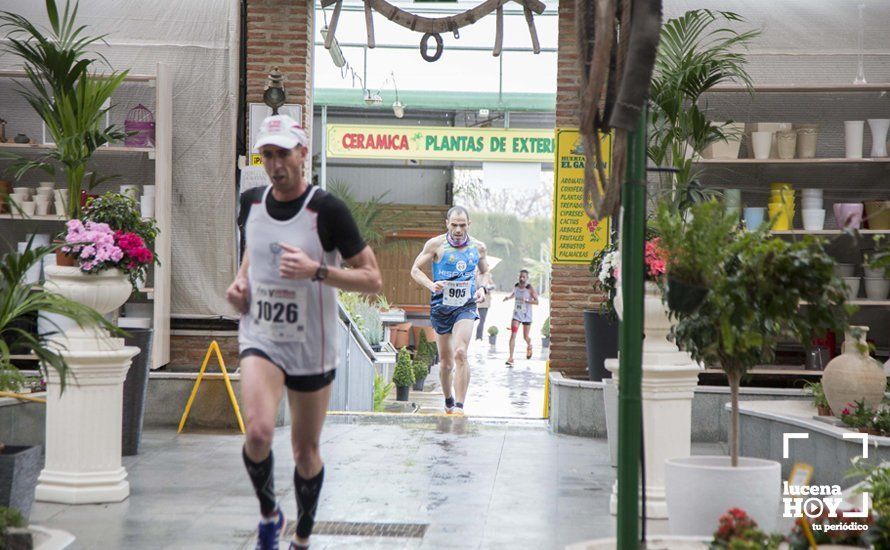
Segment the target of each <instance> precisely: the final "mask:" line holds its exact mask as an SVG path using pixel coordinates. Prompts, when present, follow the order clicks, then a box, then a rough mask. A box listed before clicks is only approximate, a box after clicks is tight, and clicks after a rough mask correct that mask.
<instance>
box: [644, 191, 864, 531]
mask: <svg viewBox="0 0 890 550" xmlns="http://www.w3.org/2000/svg"><path fill="white" fill-rule="evenodd" d="M690 212H691V213H692V220H694V225H692V224H690V223H688V222H686V220H685V219H684V216H682V215H679V214H677V213H676V212H672V211H671V209H670V207H668V206H667V205H662V206H661V208H659V211H658V216H657V224H658V228H659V230H660V233H661V243H662V246H663V247H665V249H666V251H667V257H668V258H669V259H668V263H667V273H668V278H669V280H670V274H671V273H672V272H684V273H686V274H687V276H692V275H693V273H692V272H693V271H694V270H695V268H693V267H691V262H692V260H691V258H692V257H694V256H696V255H697V254H702V255H710V257H711V258H712V259H713V261H714V265H713V266H707V267H700V268H698V269H701V270H702V271H703V272H702V273H701V274H700V279H699V280H702V281H704V282H705V283H706V284H707V285H708V287H707V292H706V293H705V295H704V297H703V299H702V300H701V302H700V303H699V304H698V305H697V307H695V308H693V309H689V310H682V311H681V310H671V312H670V314H671V316H672V317H673V318H674V319H675V324H674V325H673V328H672V329H671V337H672V338H673V339H674V340H675V342H676V343H677V344H678V345H679V346H680V347H681V348H682V349H684V350H686V351H687V352H689V353H690V354H691V355H692V357H693V358H694V359H695V360H696V361H698V362H700V363H702V364H704V365H706V366H709V367H719V368H722V369H723V371H724V372H725V373H726V376H727V379H728V381H729V387H730V396H731V397H730V400H731V413H730V430H729V448H730V456H728V457H727V456H692V457H686V458H675V459H669V460H667V461H666V463H665V474H666V480H665V481H666V492H667V506H668V516H669V519H670V523H671V529H672V531H673V532H674V533H675V534H689V535H705V534H707V533H708V532H709V529H710V528H711V526H712V525H713V524H714V523H715V522H716V521H717V514H719V513H720V511H721V510H726V509H728V508H732V507H740V508H743V509H746V510H750V511H751V513H752V514H753V515H754V517H755V519H756V520H757V521H758V523H759V524H760V525H762V526H763V527H764V529H766V530H767V531H771V530H773V529H774V528H775V521H776V518H777V517H778V506H779V502H780V498H779V497H780V495H779V490H780V483H781V479H780V477H781V465H780V464H779V463H778V462H775V461H769V460H760V459H754V458H746V457H740V450H739V404H738V400H739V388H740V385H741V379H742V376H744V374H745V373H746V372H747V371H748V370H749V369H750V368H752V367H754V366H755V365H758V364H769V363H771V362H773V361H774V359H775V349H776V346H777V344H778V343H779V342H780V341H781V340H788V339H791V340H794V341H797V342H809V341H811V339H812V338H813V337H814V336H816V335H817V334H821V333H824V331H825V330H827V329H832V330H843V329H844V328H845V327H846V326H847V324H848V320H849V315H850V313H851V310H850V309H848V307H847V306H846V304H845V292H844V286H843V282H842V281H841V280H840V279H839V278H838V277H837V276H836V275H835V274H834V266H835V261H834V259H833V258H832V257H831V256H829V255H828V254H827V253H826V251H825V249H824V247H823V242H822V241H820V240H818V239H816V238H811V237H807V238H804V239H802V240H799V241H794V242H789V241H785V240H782V239H781V238H779V237H771V236H770V234H769V230H768V228H766V227H764V228H761V229H760V230H758V231H737V230H735V229H731V230H730V232H728V233H727V228H729V227H734V225H733V224H730V223H728V222H727V221H726V218H727V217H729V216H730V215H729V214H727V213H726V212H725V210H724V209H723V207H722V206H721V205H720V204H718V203H717V202H716V201H708V202H704V203H700V204H697V205H694V206H693V207H692V208H691V209H690ZM693 230H694V231H698V232H702V231H716V232H720V233H721V234H720V235H715V236H713V237H710V238H693V236H692V235H691V234H690V233H691V231H693ZM716 241H719V242H723V243H725V244H724V245H723V246H722V247H720V249H719V253H715V252H714V251H705V250H699V249H698V248H694V249H693V248H692V247H698V246H701V245H702V243H709V242H716ZM715 254H717V255H715ZM802 302H806V304H807V305H806V307H801V303H802Z"/></svg>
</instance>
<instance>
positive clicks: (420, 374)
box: [412, 359, 430, 382]
mask: <svg viewBox="0 0 890 550" xmlns="http://www.w3.org/2000/svg"><path fill="white" fill-rule="evenodd" d="M412 366H413V367H414V381H415V382H416V381H418V380H423V379H424V378H426V377H427V375H428V374H429V373H430V365H429V363H427V362H426V361H423V360H420V361H418V360H417V359H414V362H413V363H412Z"/></svg>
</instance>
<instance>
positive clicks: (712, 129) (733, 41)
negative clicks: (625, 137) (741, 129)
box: [648, 9, 760, 209]
mask: <svg viewBox="0 0 890 550" xmlns="http://www.w3.org/2000/svg"><path fill="white" fill-rule="evenodd" d="M742 22H744V19H743V18H742V17H741V16H739V15H738V14H736V13H732V12H728V11H712V10H707V9H695V10H690V11H687V12H686V13H684V14H683V15H681V16H679V17H675V18H672V19H668V21H667V22H666V23H665V24H664V26H663V27H662V31H661V39H660V42H659V46H658V55H657V57H656V59H655V68H654V71H653V75H652V84H651V87H650V91H649V105H650V108H649V128H650V133H649V146H648V155H649V158H650V159H652V161H653V162H654V163H655V164H656V165H657V166H662V167H673V168H675V169H677V170H678V172H677V173H676V174H673V178H672V180H671V185H670V189H671V192H672V194H673V197H674V202H673V204H674V206H675V208H677V209H679V208H682V204H681V203H682V202H683V201H684V200H695V195H696V194H701V195H702V197H701V198H708V196H709V193H708V192H707V191H706V190H703V189H702V188H701V186H700V185H697V186H695V187H692V188H690V192H689V193H687V187H688V184H689V182H691V181H693V179H694V173H693V164H692V158H691V157H692V156H693V154H694V153H700V152H701V151H702V150H703V149H704V148H705V147H707V146H708V145H710V144H711V143H714V142H716V141H720V140H725V139H727V138H728V137H730V136H729V131H728V130H727V129H726V126H724V125H716V124H714V123H713V122H712V121H710V120H709V118H708V116H707V106H706V105H703V104H702V96H703V95H704V94H705V93H706V92H707V91H708V90H710V89H711V88H713V87H714V86H717V85H720V84H725V83H728V82H738V83H741V84H743V85H744V86H746V87H748V89H749V90H750V89H751V84H752V81H751V77H750V75H749V74H748V72H747V70H746V69H745V65H746V61H747V60H746V55H745V53H744V52H743V51H742V50H743V49H744V48H745V47H746V46H747V45H748V44H749V43H750V42H751V41H752V40H753V39H754V38H756V37H757V36H758V35H759V34H760V31H758V30H749V31H745V32H739V31H736V30H735V29H732V28H730V27H729V25H730V24H737V23H742ZM729 122H731V121H729ZM729 122H727V124H729Z"/></svg>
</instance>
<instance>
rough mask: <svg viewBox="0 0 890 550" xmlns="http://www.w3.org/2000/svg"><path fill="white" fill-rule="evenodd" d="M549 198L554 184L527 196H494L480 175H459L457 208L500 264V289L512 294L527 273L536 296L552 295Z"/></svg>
mask: <svg viewBox="0 0 890 550" xmlns="http://www.w3.org/2000/svg"><path fill="white" fill-rule="evenodd" d="M551 194H552V182H551V184H549V185H548V184H547V183H546V181H542V182H541V185H539V186H538V187H535V188H534V189H530V190H525V191H511V192H508V191H506V190H502V191H492V190H490V189H487V188H486V187H485V185H484V184H483V182H482V180H481V178H479V177H478V175H476V174H474V173H472V172H469V171H463V172H461V171H458V172H455V182H454V204H456V205H460V206H463V207H465V208H467V209H468V210H469V211H470V216H471V218H472V221H473V226H472V229H471V233H472V234H473V236H474V237H476V238H477V239H479V240H480V241H482V242H484V243H485V245H486V246H487V247H488V254H489V255H491V256H494V257H496V258H500V259H501V262H500V263H499V264H498V265H497V266H496V267H495V268H494V269H493V270H492V272H491V276H492V279H493V280H494V283H495V284H496V285H497V287H498V289H500V290H506V289H509V288H512V286H513V284H514V283H515V282H516V278H517V275H518V273H519V270H520V269H527V270H528V271H529V276H530V281H531V282H532V284H534V285H535V287H536V288H537V290H538V292H539V293H541V294H547V293H548V291H549V286H550V285H549V280H550V247H551V244H552V242H551V228H552V218H551V210H552V201H551ZM542 248H543V254H542ZM542 283H543V284H542Z"/></svg>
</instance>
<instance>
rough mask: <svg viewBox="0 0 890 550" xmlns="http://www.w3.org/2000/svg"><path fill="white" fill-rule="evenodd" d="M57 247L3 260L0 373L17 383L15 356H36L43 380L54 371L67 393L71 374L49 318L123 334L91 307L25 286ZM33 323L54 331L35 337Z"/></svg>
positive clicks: (28, 249) (10, 255) (11, 254)
mask: <svg viewBox="0 0 890 550" xmlns="http://www.w3.org/2000/svg"><path fill="white" fill-rule="evenodd" d="M57 248H58V247H56V246H49V247H37V248H31V242H30V241H29V242H28V246H27V247H26V248H25V251H24V252H22V253H18V252H9V253H7V254H4V255H3V256H2V258H0V373H3V374H4V375H6V376H7V378H6V379H7V380H15V379H16V376H15V374H14V373H18V369H17V368H16V367H15V365H13V364H12V360H11V358H10V355H12V350H15V352H16V353H20V354H27V353H31V354H34V356H35V359H37V360H38V361H39V362H38V365H39V367H38V368H39V370H40V372H41V374H42V375H43V376H44V378H45V377H46V376H47V373H48V369H50V368H52V369H53V370H55V371H56V373H57V374H58V376H59V379H60V384H61V388H62V390H63V391H64V388H65V380H66V377H67V374H68V364H67V363H66V362H65V359H64V357H62V356H61V355H60V354H59V353H58V347H57V344H54V343H52V342H51V341H50V340H51V338H52V336H53V335H54V334H56V333H57V332H58V331H60V329H59V327H58V325H56V323H55V322H54V321H53V320H52V319H51V318H48V317H46V314H47V313H52V314H57V315H61V316H64V317H68V318H69V319H72V320H74V321H75V322H77V323H78V324H80V325H85V324H92V325H98V326H100V327H102V328H105V329H107V330H110V331H111V332H113V333H115V334H119V333H120V330H119V329H117V327H115V326H114V325H112V324H111V323H110V322H108V321H107V320H106V319H105V318H104V317H102V316H101V315H99V314H98V313H96V311H95V310H93V309H90V308H89V307H87V306H85V305H83V304H79V303H77V302H73V301H71V300H69V299H68V298H65V297H64V296H61V295H59V294H55V293H52V292H49V291H46V290H35V289H33V288H32V287H31V286H30V285H26V284H24V282H23V281H24V280H25V275H26V274H27V272H28V269H30V268H31V267H32V266H34V265H37V264H39V263H40V260H41V258H43V257H44V256H46V255H48V254H52V253H55V251H56V249H57ZM34 319H43V320H45V321H46V323H47V325H48V326H50V327H51V328H52V329H53V331H51V332H45V333H37V334H34V333H32V332H31V331H30V330H29V328H28V325H29V324H31V323H32V322H33V320H34Z"/></svg>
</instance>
